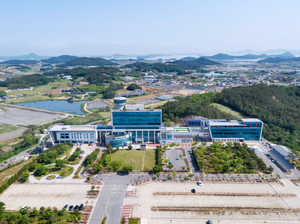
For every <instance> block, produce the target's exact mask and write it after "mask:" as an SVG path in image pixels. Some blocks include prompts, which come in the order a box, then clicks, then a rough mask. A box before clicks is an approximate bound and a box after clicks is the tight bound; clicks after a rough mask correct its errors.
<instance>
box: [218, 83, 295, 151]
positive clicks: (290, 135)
mask: <svg viewBox="0 0 300 224" xmlns="http://www.w3.org/2000/svg"><path fill="white" fill-rule="evenodd" d="M216 101H217V102H219V103H220V104H223V105H226V106H229V107H230V108H232V109H234V110H236V111H239V112H241V113H242V114H244V115H246V116H248V117H257V118H259V119H261V120H262V121H263V122H264V123H265V124H264V131H263V137H265V138H266V139H268V140H269V141H271V142H274V143H279V144H282V145H286V146H287V147H289V148H291V149H294V150H297V151H300V87H284V86H266V85H254V86H251V87H238V88H232V89H226V90H224V91H223V92H222V93H221V94H218V96H217V98H216Z"/></svg>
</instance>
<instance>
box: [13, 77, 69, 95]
mask: <svg viewBox="0 0 300 224" xmlns="http://www.w3.org/2000/svg"><path fill="white" fill-rule="evenodd" d="M71 84H72V81H70V80H67V79H58V80H55V82H51V83H48V84H46V85H42V86H39V87H37V88H35V89H34V90H16V91H10V92H8V94H9V95H15V94H21V93H25V94H27V95H35V94H37V93H38V92H40V93H43V92H47V91H50V90H52V89H57V88H60V87H64V86H69V85H71Z"/></svg>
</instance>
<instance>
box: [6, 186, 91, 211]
mask: <svg viewBox="0 0 300 224" xmlns="http://www.w3.org/2000/svg"><path fill="white" fill-rule="evenodd" d="M90 189H91V185H89V184H13V185H12V186H10V187H9V188H8V189H7V190H6V191H5V192H3V193H2V195H1V196H0V201H3V202H4V203H5V207H6V209H8V210H19V209H20V208H21V207H22V206H23V205H27V206H29V207H32V208H33V207H36V208H37V209H39V208H40V207H41V206H45V207H46V208H47V207H57V208H58V209H61V208H62V207H63V206H64V205H65V204H68V205H80V204H81V203H82V204H85V202H86V201H88V202H89V205H90V204H91V202H92V201H95V199H88V198H87V197H86V194H87V191H88V190H90Z"/></svg>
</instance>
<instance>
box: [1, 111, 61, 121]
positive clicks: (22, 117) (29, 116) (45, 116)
mask: <svg viewBox="0 0 300 224" xmlns="http://www.w3.org/2000/svg"><path fill="white" fill-rule="evenodd" d="M5 109H6V111H1V112H0V123H4V124H10V125H23V126H27V125H34V124H39V123H43V122H46V121H51V120H54V119H58V118H61V117H62V115H60V114H50V113H44V112H37V111H30V110H23V109H18V108H11V107H5Z"/></svg>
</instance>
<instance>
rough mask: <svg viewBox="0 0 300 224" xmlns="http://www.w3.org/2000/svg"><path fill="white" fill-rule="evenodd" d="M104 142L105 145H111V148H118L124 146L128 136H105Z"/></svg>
mask: <svg viewBox="0 0 300 224" xmlns="http://www.w3.org/2000/svg"><path fill="white" fill-rule="evenodd" d="M105 142H106V144H111V145H112V147H120V146H123V145H125V143H126V142H129V135H123V136H116V135H107V136H105Z"/></svg>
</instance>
